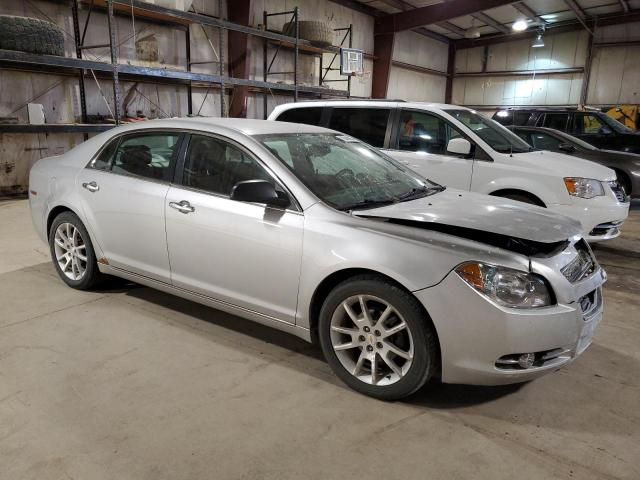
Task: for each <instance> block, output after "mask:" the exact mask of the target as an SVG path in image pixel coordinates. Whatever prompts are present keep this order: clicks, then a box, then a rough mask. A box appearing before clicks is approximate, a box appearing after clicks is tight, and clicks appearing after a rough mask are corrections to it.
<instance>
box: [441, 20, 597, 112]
mask: <svg viewBox="0 0 640 480" xmlns="http://www.w3.org/2000/svg"><path fill="white" fill-rule="evenodd" d="M544 42H545V46H544V47H542V48H532V47H531V40H519V41H513V42H504V43H500V44H497V45H490V46H489V47H488V52H487V56H486V70H485V72H486V75H483V76H481V77H459V78H456V79H455V80H454V82H453V103H458V104H464V105H476V106H480V105H487V106H493V105H496V106H497V105H568V104H577V103H578V102H579V100H580V91H581V88H582V78H583V74H582V73H571V74H549V73H546V74H545V73H544V72H543V73H540V71H541V70H550V69H563V68H576V67H578V68H579V67H582V68H583V67H584V64H585V60H586V56H587V46H588V42H589V35H588V33H587V32H583V31H579V32H568V33H563V34H557V35H546V36H545V38H544ZM483 62H484V47H477V48H469V49H464V50H459V51H458V52H456V66H455V71H456V73H471V72H482V71H483V70H482V66H483ZM505 71H526V72H531V74H530V75H513V76H502V75H500V76H498V75H492V72H505Z"/></svg>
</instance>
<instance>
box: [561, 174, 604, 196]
mask: <svg viewBox="0 0 640 480" xmlns="http://www.w3.org/2000/svg"><path fill="white" fill-rule="evenodd" d="M564 185H565V187H567V192H569V195H573V196H574V197H580V198H593V197H600V196H602V195H604V187H603V186H602V182H600V181H599V180H595V179H593V178H580V177H565V178H564Z"/></svg>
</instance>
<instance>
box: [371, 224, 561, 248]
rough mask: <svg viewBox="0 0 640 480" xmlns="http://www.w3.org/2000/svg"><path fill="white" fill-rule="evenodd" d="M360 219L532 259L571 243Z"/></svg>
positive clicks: (466, 229)
mask: <svg viewBox="0 0 640 480" xmlns="http://www.w3.org/2000/svg"><path fill="white" fill-rule="evenodd" d="M360 217H363V218H372V219H373V218H375V219H377V220H383V221H385V222H387V223H391V224H394V225H404V226H407V227H414V228H421V229H424V230H431V231H435V232H440V233H446V234H448V235H453V236H456V237H461V238H466V239H469V240H473V241H476V242H480V243H484V244H486V245H491V246H494V247H498V248H502V249H504V250H509V251H511V252H515V253H520V254H522V255H526V256H527V257H531V256H534V255H535V256H553V255H555V254H556V253H558V252H560V251H562V250H564V249H565V248H566V247H567V246H568V245H569V243H570V242H569V240H568V239H567V240H562V241H556V242H538V241H535V240H528V239H524V238H517V237H512V236H509V235H503V234H500V233H493V232H486V231H482V230H476V229H474V228H467V227H459V226H455V225H445V224H442V223H435V222H422V221H416V220H407V219H399V218H385V219H383V218H380V217H366V216H365V215H360Z"/></svg>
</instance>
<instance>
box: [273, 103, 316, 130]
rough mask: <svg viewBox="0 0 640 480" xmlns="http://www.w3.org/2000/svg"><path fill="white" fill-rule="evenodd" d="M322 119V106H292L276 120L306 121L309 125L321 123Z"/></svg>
mask: <svg viewBox="0 0 640 480" xmlns="http://www.w3.org/2000/svg"><path fill="white" fill-rule="evenodd" d="M321 119H322V108H321V107H305V108H292V109H291V110H285V111H284V112H282V113H281V114H280V116H278V118H277V119H276V120H278V121H279V122H291V123H304V124H307V125H316V126H317V125H320V120H321Z"/></svg>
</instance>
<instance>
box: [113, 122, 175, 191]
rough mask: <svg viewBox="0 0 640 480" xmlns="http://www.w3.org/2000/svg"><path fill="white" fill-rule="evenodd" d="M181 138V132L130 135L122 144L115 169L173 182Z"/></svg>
mask: <svg viewBox="0 0 640 480" xmlns="http://www.w3.org/2000/svg"><path fill="white" fill-rule="evenodd" d="M179 138H180V136H179V135H178V134H177V133H148V134H141V135H128V136H127V137H125V138H123V139H122V141H121V142H120V145H118V148H117V150H116V152H115V157H114V159H113V167H112V171H113V172H115V173H122V174H126V175H134V176H137V177H143V178H150V179H154V180H163V181H169V180H170V179H171V166H172V162H173V158H174V157H175V154H176V150H177V148H178V139H179Z"/></svg>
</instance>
